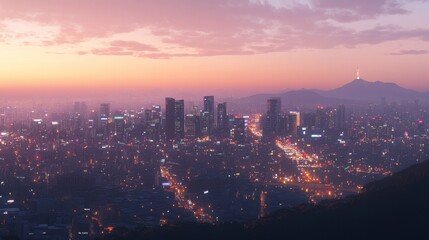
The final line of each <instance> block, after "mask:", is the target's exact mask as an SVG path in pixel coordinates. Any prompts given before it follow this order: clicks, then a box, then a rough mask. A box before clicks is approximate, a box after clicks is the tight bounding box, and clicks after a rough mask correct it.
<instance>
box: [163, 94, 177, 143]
mask: <svg viewBox="0 0 429 240" xmlns="http://www.w3.org/2000/svg"><path fill="white" fill-rule="evenodd" d="M175 104H176V100H175V99H174V98H165V137H166V139H167V140H172V139H174V136H175Z"/></svg>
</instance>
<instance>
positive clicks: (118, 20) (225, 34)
mask: <svg viewBox="0 0 429 240" xmlns="http://www.w3.org/2000/svg"><path fill="white" fill-rule="evenodd" d="M0 6H1V10H0V29H1V30H2V34H1V36H0V50H1V52H2V56H3V57H2V60H1V61H0V65H1V66H2V67H1V71H0V79H1V81H2V83H3V84H2V89H3V90H4V91H7V92H8V94H11V95H31V94H33V95H38V96H39V95H55V94H57V93H55V92H66V94H69V95H73V94H74V95H77V96H79V94H88V95H89V94H91V93H92V90H91V89H93V88H97V89H99V90H100V91H99V92H98V94H101V95H111V94H112V93H115V92H118V91H122V92H127V91H146V92H156V91H164V92H168V93H164V94H162V95H174V94H175V93H176V94H177V93H182V92H186V93H189V92H195V91H198V92H202V94H201V95H205V94H215V95H218V96H221V95H220V93H221V94H224V96H221V97H226V96H235V95H238V96H245V95H248V94H253V93H260V92H273V91H279V90H281V89H300V88H308V89H313V88H318V89H323V90H327V89H333V88H335V87H337V86H341V85H344V84H346V83H347V82H349V81H350V80H351V79H353V78H354V71H355V69H356V67H357V65H359V67H360V69H361V78H363V79H366V80H369V81H383V82H394V83H397V84H399V85H401V86H404V87H406V88H410V89H414V90H420V91H428V90H429V88H428V87H427V84H426V82H427V76H428V74H427V71H426V68H425V67H424V66H423V65H424V64H425V62H426V61H427V59H428V50H429V49H428V47H427V41H428V39H429V37H428V36H429V29H428V28H427V27H426V26H425V23H426V22H427V20H428V16H427V14H426V11H425V9H427V8H428V6H429V2H428V1H388V0H380V1H347V2H346V3H344V2H343V1H334V0H330V1H316V0H313V1H311V0H308V1H293V0H291V1H275V0H270V1H227V0H222V1H210V2H201V1H192V0H188V1H185V2H180V3H179V2H168V4H166V3H165V2H163V1H156V2H153V1H128V2H124V1H121V2H115V1H111V2H110V1H107V2H106V1H103V2H101V1H91V2H86V1H64V2H61V3H60V2H56V1H45V2H43V3H25V4H24V3H22V2H21V1H0ZM167 70H168V71H167ZM262 83H263V84H262ZM190 88H191V90H192V91H190V90H189V89H190ZM226 89H227V90H226ZM57 95H58V94H57Z"/></svg>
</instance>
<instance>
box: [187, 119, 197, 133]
mask: <svg viewBox="0 0 429 240" xmlns="http://www.w3.org/2000/svg"><path fill="white" fill-rule="evenodd" d="M196 136H197V116H195V115H194V114H187V115H186V118H185V137H196Z"/></svg>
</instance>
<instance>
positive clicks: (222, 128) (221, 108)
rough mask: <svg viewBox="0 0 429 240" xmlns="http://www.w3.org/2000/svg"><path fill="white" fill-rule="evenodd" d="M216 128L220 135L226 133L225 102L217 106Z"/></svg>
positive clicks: (226, 116) (226, 115)
mask: <svg viewBox="0 0 429 240" xmlns="http://www.w3.org/2000/svg"><path fill="white" fill-rule="evenodd" d="M217 128H218V130H219V132H220V133H221V134H225V133H227V132H228V114H227V111H226V102H224V103H219V104H218V105H217Z"/></svg>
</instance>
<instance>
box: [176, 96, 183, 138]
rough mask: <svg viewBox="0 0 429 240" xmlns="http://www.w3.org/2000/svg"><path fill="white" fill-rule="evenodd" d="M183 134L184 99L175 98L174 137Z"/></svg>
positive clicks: (181, 136)
mask: <svg viewBox="0 0 429 240" xmlns="http://www.w3.org/2000/svg"><path fill="white" fill-rule="evenodd" d="M184 136H185V101H184V100H176V101H175V103H174V137H175V138H183V137H184Z"/></svg>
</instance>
